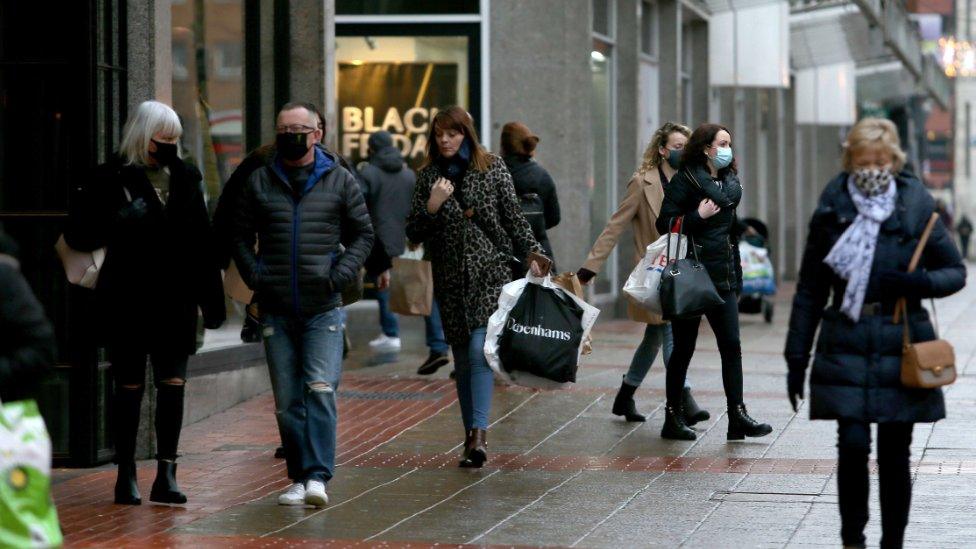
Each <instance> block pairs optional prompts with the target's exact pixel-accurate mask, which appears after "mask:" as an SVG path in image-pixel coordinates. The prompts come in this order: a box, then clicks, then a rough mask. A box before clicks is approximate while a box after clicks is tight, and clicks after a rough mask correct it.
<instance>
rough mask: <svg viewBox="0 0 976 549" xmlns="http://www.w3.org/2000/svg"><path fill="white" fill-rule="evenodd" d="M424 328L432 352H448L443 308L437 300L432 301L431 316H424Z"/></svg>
mask: <svg viewBox="0 0 976 549" xmlns="http://www.w3.org/2000/svg"><path fill="white" fill-rule="evenodd" d="M424 329H425V331H426V332H427V347H429V348H430V350H431V352H433V353H437V354H439V355H446V354H447V340H445V339H444V326H443V325H441V310H440V308H439V307H438V306H437V300H436V299H435V300H433V301H432V302H431V308H430V316H425V317H424Z"/></svg>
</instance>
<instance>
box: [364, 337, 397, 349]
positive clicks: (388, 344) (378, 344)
mask: <svg viewBox="0 0 976 549" xmlns="http://www.w3.org/2000/svg"><path fill="white" fill-rule="evenodd" d="M369 346H370V348H371V349H373V350H374V351H399V350H400V338H398V337H390V336H388V335H386V334H382V335H380V337H378V338H376V339H374V340H373V341H370V342H369Z"/></svg>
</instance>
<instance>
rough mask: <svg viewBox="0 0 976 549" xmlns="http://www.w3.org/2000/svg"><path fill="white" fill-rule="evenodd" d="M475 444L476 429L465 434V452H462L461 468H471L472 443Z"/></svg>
mask: <svg viewBox="0 0 976 549" xmlns="http://www.w3.org/2000/svg"><path fill="white" fill-rule="evenodd" d="M472 442H474V429H470V430H468V432H467V433H465V434H464V450H463V451H462V452H461V462H460V463H459V464H458V466H460V467H471V443H472Z"/></svg>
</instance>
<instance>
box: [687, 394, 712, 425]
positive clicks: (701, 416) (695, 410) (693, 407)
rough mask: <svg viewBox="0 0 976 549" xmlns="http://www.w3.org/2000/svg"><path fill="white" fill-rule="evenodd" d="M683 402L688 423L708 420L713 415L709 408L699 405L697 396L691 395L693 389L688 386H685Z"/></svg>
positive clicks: (692, 423)
mask: <svg viewBox="0 0 976 549" xmlns="http://www.w3.org/2000/svg"><path fill="white" fill-rule="evenodd" d="M681 404H682V405H683V406H684V407H685V423H687V424H688V425H694V424H696V423H700V422H702V421H708V418H710V417H712V415H711V414H709V413H708V411H707V410H702V409H701V408H700V407H699V406H698V403H697V402H695V397H693V396H691V389H689V388H688V387H685V390H684V393H683V394H682V397H681Z"/></svg>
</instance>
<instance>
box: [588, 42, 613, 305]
mask: <svg viewBox="0 0 976 549" xmlns="http://www.w3.org/2000/svg"><path fill="white" fill-rule="evenodd" d="M611 54H612V48H611V47H610V45H608V44H606V43H604V42H602V41H600V40H594V41H593V51H592V52H591V53H590V75H591V86H592V87H591V103H590V106H591V108H590V117H591V118H590V119H591V132H592V138H593V179H592V180H591V181H590V242H593V241H595V240H596V239H597V237H599V236H600V233H601V232H602V231H603V227H604V226H605V225H606V223H607V220H608V218H609V215H610V211H611V209H612V208H613V207H614V204H613V203H612V200H613V184H614V180H615V179H614V177H613V171H614V169H613V127H614V126H613V74H612V73H613V71H612V68H613V64H612V62H611V58H610V56H611ZM615 264H616V261H613V260H611V261H608V262H607V268H608V271H609V276H606V277H597V279H596V289H595V290H596V293H598V294H606V293H612V292H613V290H614V288H615V287H616V285H615V282H614V279H615V278H616V268H615Z"/></svg>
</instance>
